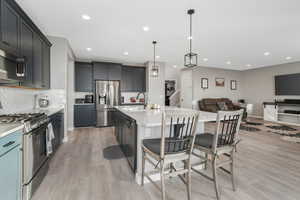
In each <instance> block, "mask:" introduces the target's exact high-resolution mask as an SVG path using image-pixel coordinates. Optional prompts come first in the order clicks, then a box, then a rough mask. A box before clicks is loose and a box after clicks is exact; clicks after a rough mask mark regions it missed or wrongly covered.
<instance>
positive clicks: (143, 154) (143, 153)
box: [141, 150, 146, 186]
mask: <svg viewBox="0 0 300 200" xmlns="http://www.w3.org/2000/svg"><path fill="white" fill-rule="evenodd" d="M145 162H146V158H145V151H144V150H142V183H141V185H142V186H144V176H145Z"/></svg>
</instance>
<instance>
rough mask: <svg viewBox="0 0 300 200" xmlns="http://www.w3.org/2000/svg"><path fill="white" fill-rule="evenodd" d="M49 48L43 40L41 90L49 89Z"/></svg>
mask: <svg viewBox="0 0 300 200" xmlns="http://www.w3.org/2000/svg"><path fill="white" fill-rule="evenodd" d="M50 55H51V52H50V46H49V45H48V44H47V43H46V42H45V41H44V40H43V55H42V57H43V67H42V71H43V74H42V77H43V82H42V87H43V89H50V83H51V80H50V78H51V71H50V64H51V63H50Z"/></svg>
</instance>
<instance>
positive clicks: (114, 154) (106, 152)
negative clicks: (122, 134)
mask: <svg viewBox="0 0 300 200" xmlns="http://www.w3.org/2000/svg"><path fill="white" fill-rule="evenodd" d="M103 157H104V158H105V159H107V160H115V159H121V158H124V157H125V156H124V154H123V152H122V150H121V147H120V146H119V145H113V146H109V147H106V148H105V149H103Z"/></svg>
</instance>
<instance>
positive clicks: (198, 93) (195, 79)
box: [180, 67, 243, 109]
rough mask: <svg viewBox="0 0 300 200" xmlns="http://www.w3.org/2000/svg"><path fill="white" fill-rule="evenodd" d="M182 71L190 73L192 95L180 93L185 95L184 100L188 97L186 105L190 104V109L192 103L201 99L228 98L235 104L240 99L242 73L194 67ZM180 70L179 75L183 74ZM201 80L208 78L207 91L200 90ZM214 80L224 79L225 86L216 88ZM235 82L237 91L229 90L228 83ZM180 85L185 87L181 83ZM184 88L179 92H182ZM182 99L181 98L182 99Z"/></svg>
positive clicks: (196, 106)
mask: <svg viewBox="0 0 300 200" xmlns="http://www.w3.org/2000/svg"><path fill="white" fill-rule="evenodd" d="M182 70H184V71H192V75H191V79H192V83H191V85H192V86H191V87H192V90H191V91H190V92H191V93H192V94H191V95H189V94H185V91H181V94H182V95H183V94H185V95H183V96H185V98H188V96H190V98H189V99H190V100H189V101H190V102H187V103H186V104H190V106H187V105H186V107H192V104H193V102H194V103H195V102H197V101H198V100H200V99H203V98H229V99H231V100H232V101H234V102H237V101H238V99H241V98H242V87H243V83H242V72H241V71H235V70H224V69H219V68H212V67H195V68H192V69H186V68H184V69H182ZM182 70H181V72H180V74H183V71H182ZM201 78H208V89H202V88H201ZM216 78H224V79H225V86H224V87H217V86H216V85H215V79H216ZM231 80H236V81H237V90H231V88H230V81H231ZM182 85H186V84H184V83H182ZM184 89H185V88H184V86H183V88H182V89H181V90H184ZM182 98H183V97H182ZM194 107H195V108H197V109H198V105H194Z"/></svg>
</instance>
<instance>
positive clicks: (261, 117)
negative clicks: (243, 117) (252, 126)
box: [248, 115, 263, 119]
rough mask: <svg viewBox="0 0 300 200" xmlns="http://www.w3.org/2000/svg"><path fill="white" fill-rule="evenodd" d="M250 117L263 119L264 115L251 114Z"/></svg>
mask: <svg viewBox="0 0 300 200" xmlns="http://www.w3.org/2000/svg"><path fill="white" fill-rule="evenodd" d="M248 117H253V118H257V119H263V116H259V115H249V116H248Z"/></svg>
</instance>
